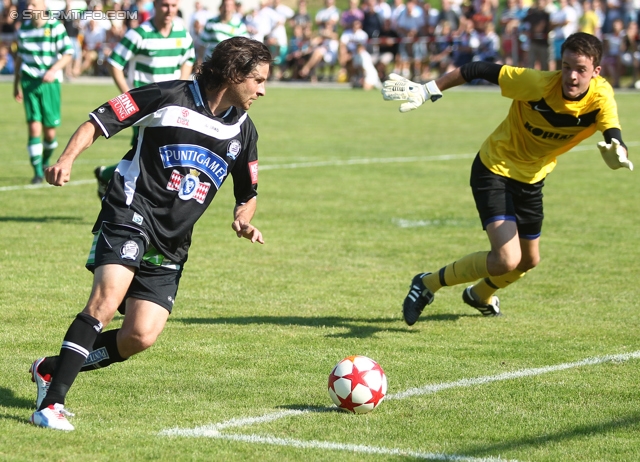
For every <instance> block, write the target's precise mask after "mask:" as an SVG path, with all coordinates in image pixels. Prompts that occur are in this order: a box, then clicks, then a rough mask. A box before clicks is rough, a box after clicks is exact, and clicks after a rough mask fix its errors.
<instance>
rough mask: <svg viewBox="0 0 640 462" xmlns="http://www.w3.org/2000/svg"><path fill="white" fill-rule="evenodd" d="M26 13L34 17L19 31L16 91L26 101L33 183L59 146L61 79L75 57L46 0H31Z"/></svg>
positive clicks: (25, 108) (19, 100)
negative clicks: (65, 68)
mask: <svg viewBox="0 0 640 462" xmlns="http://www.w3.org/2000/svg"><path fill="white" fill-rule="evenodd" d="M26 13H28V14H30V16H31V19H30V20H28V21H26V22H25V23H24V24H23V25H22V27H21V28H20V30H19V31H18V36H17V39H18V40H17V41H18V54H17V59H16V64H15V73H14V80H13V95H14V98H15V99H16V101H18V102H19V103H21V102H23V101H24V110H25V113H26V116H27V125H28V128H29V143H28V148H27V149H28V151H29V157H30V159H31V165H32V166H33V172H34V177H33V179H32V180H31V183H32V184H38V183H42V180H43V177H44V168H46V167H47V166H48V164H49V159H50V158H51V155H52V154H53V150H54V149H55V148H56V147H57V146H58V142H57V140H56V127H57V126H58V125H60V82H62V70H63V69H64V67H65V66H66V65H67V64H68V63H69V62H70V61H71V60H72V58H73V47H72V46H71V40H70V39H69V36H68V35H67V31H66V30H65V28H64V26H63V25H62V23H61V22H59V21H57V20H54V19H49V16H48V15H47V12H46V11H45V3H44V0H29V1H28V3H27V11H26ZM43 132H44V143H43V142H42V136H43Z"/></svg>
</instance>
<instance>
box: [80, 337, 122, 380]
mask: <svg viewBox="0 0 640 462" xmlns="http://www.w3.org/2000/svg"><path fill="white" fill-rule="evenodd" d="M119 330H120V329H112V330H108V331H106V332H103V333H101V334H100V335H98V338H97V339H96V341H95V343H94V344H93V351H92V352H91V353H89V356H87V359H86V361H85V362H84V364H83V365H82V369H80V372H85V371H92V370H94V369H100V368H101V367H107V366H109V365H110V364H113V363H121V362H122V361H125V360H126V358H123V357H122V356H120V352H119V351H118V342H117V340H116V336H117V334H118V331H119Z"/></svg>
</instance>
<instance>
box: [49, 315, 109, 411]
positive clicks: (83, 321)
mask: <svg viewBox="0 0 640 462" xmlns="http://www.w3.org/2000/svg"><path fill="white" fill-rule="evenodd" d="M101 331H102V323H101V322H100V321H98V320H97V319H96V318H94V317H92V316H89V315H88V314H85V313H80V314H78V315H77V316H76V318H75V319H74V320H73V322H72V323H71V325H70V326H69V330H67V334H66V335H65V336H64V340H63V342H62V347H61V348H60V355H59V356H58V364H57V365H56V369H55V371H54V373H53V378H52V379H51V385H49V391H48V392H47V396H46V397H45V398H44V400H42V404H41V405H40V408H39V409H38V410H42V409H44V408H45V407H47V406H49V405H50V404H55V403H60V404H64V399H65V397H66V395H67V392H68V391H69V388H71V385H72V384H73V382H74V380H75V379H76V377H77V376H78V372H80V368H82V365H83V364H84V362H85V360H86V359H87V356H88V355H89V351H90V350H91V349H92V348H93V344H94V343H95V341H96V338H97V336H98V334H99V333H100V332H101Z"/></svg>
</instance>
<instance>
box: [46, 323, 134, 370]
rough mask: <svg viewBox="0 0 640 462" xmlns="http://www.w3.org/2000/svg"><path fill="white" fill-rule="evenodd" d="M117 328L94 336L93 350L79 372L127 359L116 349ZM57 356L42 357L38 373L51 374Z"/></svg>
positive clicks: (54, 367) (55, 364) (54, 368)
mask: <svg viewBox="0 0 640 462" xmlns="http://www.w3.org/2000/svg"><path fill="white" fill-rule="evenodd" d="M119 330H120V329H113V330H108V331H106V332H102V333H101V334H100V335H98V338H96V341H95V342H94V344H93V351H92V352H91V353H89V356H87V359H86V360H85V362H84V364H83V365H82V369H80V372H86V371H93V370H95V369H100V368H102V367H107V366H109V365H110V364H113V363H121V362H122V361H126V360H127V358H123V357H122V356H120V352H119V351H118V344H117V340H116V335H117V334H118V331H119ZM58 358H59V357H58V356H47V357H46V358H44V360H43V361H42V362H41V363H40V365H39V366H38V373H39V374H40V375H42V376H45V375H47V374H49V375H50V376H53V371H55V370H56V366H57V365H58ZM96 359H97V361H96Z"/></svg>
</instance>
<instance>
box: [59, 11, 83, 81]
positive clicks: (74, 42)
mask: <svg viewBox="0 0 640 462" xmlns="http://www.w3.org/2000/svg"><path fill="white" fill-rule="evenodd" d="M72 11H73V10H72V8H71V0H66V2H65V8H64V12H65V13H66V14H65V16H64V17H63V18H62V20H61V21H62V25H63V26H64V28H65V29H66V31H67V35H68V36H69V40H71V46H72V47H73V60H72V61H71V62H70V63H69V64H67V67H66V68H65V70H64V74H65V77H67V78H72V77H77V76H78V75H80V74H81V72H82V45H81V44H80V39H79V37H78V36H79V35H80V28H81V26H80V20H79V19H77V18H75V17H73V16H71V12H72Z"/></svg>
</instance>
